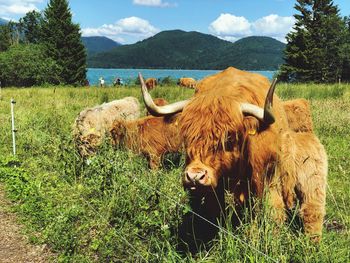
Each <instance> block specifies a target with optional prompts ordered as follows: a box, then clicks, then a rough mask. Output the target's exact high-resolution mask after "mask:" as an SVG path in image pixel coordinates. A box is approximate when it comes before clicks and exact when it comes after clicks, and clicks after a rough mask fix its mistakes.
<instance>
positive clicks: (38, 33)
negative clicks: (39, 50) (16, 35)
mask: <svg viewBox="0 0 350 263" xmlns="http://www.w3.org/2000/svg"><path fill="white" fill-rule="evenodd" d="M42 23H43V17H42V15H41V13H39V12H37V11H35V10H33V11H31V12H28V13H26V15H25V16H24V17H22V18H20V19H19V26H20V31H21V33H22V34H23V36H24V42H26V43H32V44H36V43H39V42H40V41H41V39H42V29H41V27H42Z"/></svg>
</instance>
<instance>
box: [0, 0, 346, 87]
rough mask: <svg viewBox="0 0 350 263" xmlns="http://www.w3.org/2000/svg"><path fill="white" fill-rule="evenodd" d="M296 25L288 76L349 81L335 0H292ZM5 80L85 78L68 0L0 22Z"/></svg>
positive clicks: (0, 71)
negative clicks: (4, 23)
mask: <svg viewBox="0 0 350 263" xmlns="http://www.w3.org/2000/svg"><path fill="white" fill-rule="evenodd" d="M294 8H295V9H296V14H295V15H294V17H295V20H296V22H295V25H294V27H293V30H292V31H291V32H289V33H288V34H287V45H286V49H285V51H284V61H285V63H284V64H283V65H282V66H281V67H280V69H279V71H278V77H279V79H280V80H282V81H286V82H323V83H332V82H338V81H350V17H344V18H342V17H341V16H340V14H339V9H338V7H337V6H336V5H334V3H333V0H296V4H295V7H294ZM0 81H1V84H2V85H3V86H33V85H41V84H44V83H48V84H69V85H82V84H84V83H86V50H85V47H84V45H83V43H82V41H81V33H80V27H79V25H78V24H75V23H73V22H72V13H71V11H70V8H69V5H68V1H67V0H50V1H49V3H48V6H47V7H46V9H45V10H44V11H43V13H39V12H37V11H31V12H29V13H27V14H26V15H25V16H24V17H23V18H21V19H20V20H19V21H18V22H12V21H11V22H9V23H7V24H6V25H2V26H0Z"/></svg>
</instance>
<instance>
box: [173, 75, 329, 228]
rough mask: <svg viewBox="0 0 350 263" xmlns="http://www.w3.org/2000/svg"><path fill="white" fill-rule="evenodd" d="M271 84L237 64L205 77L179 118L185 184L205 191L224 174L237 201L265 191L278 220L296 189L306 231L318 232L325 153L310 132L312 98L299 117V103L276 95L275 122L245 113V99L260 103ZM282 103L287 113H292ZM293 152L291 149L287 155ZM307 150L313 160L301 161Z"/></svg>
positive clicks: (322, 213) (282, 216)
mask: <svg viewBox="0 0 350 263" xmlns="http://www.w3.org/2000/svg"><path fill="white" fill-rule="evenodd" d="M269 86H270V84H269V81H268V80H267V79H266V78H265V77H263V76H261V75H258V74H254V73H248V72H244V71H240V70H237V69H234V68H228V69H226V70H225V71H223V72H220V73H218V74H216V75H213V76H210V77H207V78H205V79H204V80H202V81H201V82H200V83H199V84H198V86H197V89H196V93H195V95H194V97H193V98H192V99H191V100H190V102H189V103H188V104H187V105H186V106H185V107H184V109H183V111H182V113H181V115H180V117H179V125H180V132H181V136H182V138H183V140H184V145H185V150H186V169H185V174H184V176H183V184H184V186H185V187H186V188H190V189H191V192H192V193H194V192H205V191H211V190H212V189H213V188H214V189H215V188H216V187H218V185H220V180H222V178H230V179H231V183H230V185H229V188H230V189H229V190H230V191H231V192H232V194H233V196H234V200H235V202H237V203H238V204H239V205H242V204H244V203H245V202H246V200H247V199H248V198H249V196H250V194H251V193H252V194H253V195H255V196H258V197H262V196H263V194H264V192H265V189H268V197H269V200H270V203H271V205H272V206H273V208H274V210H275V211H276V213H274V215H275V219H276V220H278V221H283V220H284V219H285V212H284V209H285V208H286V207H289V206H290V205H291V201H290V200H291V199H293V198H292V197H291V196H293V197H294V195H293V194H294V188H296V189H297V192H299V193H302V194H301V195H300V196H298V195H297V197H298V199H299V201H300V202H301V210H300V214H301V217H302V219H303V220H304V223H305V231H306V232H307V233H309V234H311V235H321V229H322V220H323V215H324V207H325V201H324V197H325V184H326V175H327V158H326V154H325V152H324V149H323V147H322V145H321V144H320V143H319V141H318V140H317V138H316V136H315V135H314V134H312V133H311V131H312V121H311V117H310V114H309V108H308V105H307V103H304V102H305V101H303V100H301V101H299V102H301V105H302V106H301V108H304V109H306V111H304V112H303V111H302V114H301V115H300V116H299V115H298V114H299V113H298V107H294V106H291V105H290V104H288V103H287V104H286V103H282V102H281V101H280V100H279V98H278V97H277V96H276V95H274V97H273V114H274V116H275V122H274V123H273V124H272V125H265V124H264V123H261V122H259V121H258V120H257V119H256V118H255V117H253V116H244V115H243V114H242V112H241V110H240V104H241V103H250V104H254V105H257V106H260V107H261V108H263V107H264V103H265V98H266V94H267V91H268V89H269ZM303 104H304V105H303ZM285 107H287V108H288V109H289V110H290V112H289V113H290V116H289V118H287V115H286V112H285ZM305 112H306V114H304V113H305ZM305 116H307V117H308V118H309V120H310V121H307V120H306V122H305V125H304V124H303V123H298V122H299V121H301V120H302V119H303V118H304V117H305ZM293 130H295V131H298V132H299V133H300V134H299V133H294V132H293ZM303 131H309V133H302V132H303ZM288 138H290V140H289V141H288ZM293 147H294V148H293ZM292 152H293V153H294V154H290V153H292ZM305 154H306V155H308V156H310V157H309V159H308V160H307V161H305V163H301V159H300V158H302V157H303V156H304V155H305ZM302 164H304V165H302ZM276 167H277V168H276ZM290 167H294V168H293V169H295V170H293V169H292V170H291V169H290ZM315 174H317V175H315ZM192 178H194V179H192ZM305 182H308V184H310V186H306V185H305ZM220 187H221V186H220ZM298 187H299V189H298ZM312 191H316V192H317V194H314V193H313V192H312ZM309 196H313V198H311V199H312V200H310V199H308V198H306V197H309ZM293 200H294V199H293ZM316 203H317V204H316Z"/></svg>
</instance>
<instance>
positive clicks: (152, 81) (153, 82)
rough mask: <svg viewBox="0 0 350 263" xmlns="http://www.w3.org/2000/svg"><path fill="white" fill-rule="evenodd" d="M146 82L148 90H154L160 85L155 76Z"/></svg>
mask: <svg viewBox="0 0 350 263" xmlns="http://www.w3.org/2000/svg"><path fill="white" fill-rule="evenodd" d="M145 83H146V87H147V89H148V90H152V89H154V88H155V87H156V86H157V85H158V82H157V80H156V79H155V78H148V79H146V81H145Z"/></svg>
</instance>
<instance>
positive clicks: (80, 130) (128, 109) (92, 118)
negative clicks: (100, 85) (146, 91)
mask: <svg viewBox="0 0 350 263" xmlns="http://www.w3.org/2000/svg"><path fill="white" fill-rule="evenodd" d="M139 117H140V104H139V101H138V100H137V99H136V98H134V97H126V98H124V99H121V100H114V101H111V102H108V103H103V104H102V105H99V106H96V107H94V108H88V109H85V110H83V111H82V112H80V113H79V114H78V116H77V118H76V119H75V122H74V125H73V137H74V139H75V143H76V145H77V148H78V151H79V153H80V155H81V156H82V157H87V156H89V155H91V154H93V153H94V152H95V151H96V149H97V147H98V146H99V145H101V143H102V141H103V139H104V138H105V135H106V133H108V132H109V130H110V129H111V127H112V123H113V122H114V121H115V120H117V119H126V120H134V119H137V118H139Z"/></svg>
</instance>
